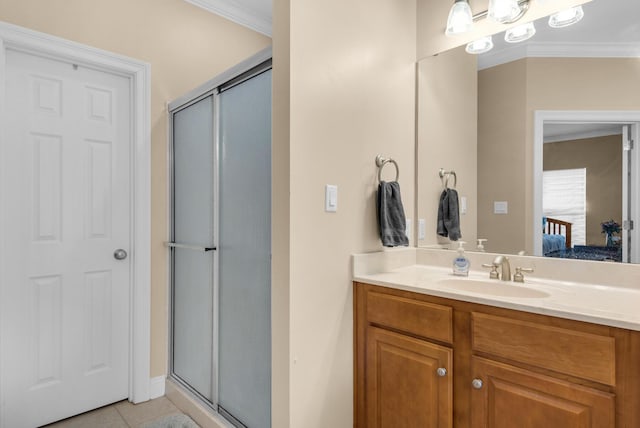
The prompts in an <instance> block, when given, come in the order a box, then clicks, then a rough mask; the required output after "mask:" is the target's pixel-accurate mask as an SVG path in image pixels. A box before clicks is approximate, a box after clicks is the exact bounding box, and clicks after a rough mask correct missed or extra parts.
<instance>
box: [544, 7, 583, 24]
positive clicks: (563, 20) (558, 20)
mask: <svg viewBox="0 0 640 428" xmlns="http://www.w3.org/2000/svg"><path fill="white" fill-rule="evenodd" d="M583 16H584V10H582V6H576V7H572V8H571V9H567V10H563V11H562V12H558V13H554V14H553V15H551V16H550V17H549V26H550V27H553V28H562V27H568V26H569V25H573V24H575V23H576V22H578V21H580V20H581V19H582V17H583Z"/></svg>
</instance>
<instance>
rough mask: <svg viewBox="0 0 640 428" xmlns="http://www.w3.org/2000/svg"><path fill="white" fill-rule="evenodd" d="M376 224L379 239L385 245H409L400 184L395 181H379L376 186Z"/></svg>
mask: <svg viewBox="0 0 640 428" xmlns="http://www.w3.org/2000/svg"><path fill="white" fill-rule="evenodd" d="M377 202H378V204H377V205H378V206H377V212H378V226H379V229H380V239H381V240H382V245H384V246H385V247H397V246H407V245H409V239H407V235H406V232H405V230H406V228H407V221H406V219H405V217H404V208H403V207H402V199H401V197H400V185H399V184H398V182H396V181H392V182H389V183H387V182H384V181H381V182H380V185H379V186H378V199H377Z"/></svg>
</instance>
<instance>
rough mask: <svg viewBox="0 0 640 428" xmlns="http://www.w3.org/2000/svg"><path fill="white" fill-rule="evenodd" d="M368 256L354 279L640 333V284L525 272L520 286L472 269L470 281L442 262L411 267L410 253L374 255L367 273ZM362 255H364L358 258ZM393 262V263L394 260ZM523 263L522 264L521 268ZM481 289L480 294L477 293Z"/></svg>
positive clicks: (355, 261) (355, 267) (356, 270)
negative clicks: (454, 282)
mask: <svg viewBox="0 0 640 428" xmlns="http://www.w3.org/2000/svg"><path fill="white" fill-rule="evenodd" d="M407 251H408V250H407ZM450 254H452V253H451V252H449V253H447V254H446V255H447V256H449V255H450ZM363 256H364V258H363ZM366 256H368V255H359V256H354V275H353V280H354V281H358V282H365V283H368V284H373V285H380V286H385V287H391V288H395V289H399V290H406V291H412V292H416V293H423V294H428V295H432V296H438V297H445V298H449V299H455V300H461V301H465V302H473V303H480V304H484V305H490V306H496V307H501V308H507V309H515V310H520V311H526V312H532V313H537V314H543V315H551V316H557V317H561V318H567V319H573V320H578V321H586V322H591V323H596V324H602V325H608V326H612V327H620V328H625V329H630V330H636V331H640V284H638V285H639V287H638V288H635V287H628V286H615V285H611V284H603V283H598V284H591V283H587V282H574V281H567V280H563V281H558V280H552V279H547V278H536V277H533V276H531V275H529V274H526V273H525V283H524V284H519V283H514V282H510V281H509V282H506V281H505V282H503V281H500V280H489V273H488V271H477V270H472V271H471V272H470V273H469V277H459V276H454V275H453V274H452V273H451V267H443V266H438V265H437V264H434V265H427V264H418V263H413V264H411V261H412V260H414V258H413V257H412V256H409V257H407V253H405V254H402V253H401V252H398V253H394V252H389V253H388V255H385V254H382V255H381V253H375V254H373V255H372V257H369V258H368V259H367V260H366V263H368V265H367V266H366V268H365V269H362V263H363V260H364V259H366ZM358 257H360V259H359V260H358ZM389 258H392V259H394V260H392V261H391V262H389ZM419 258H420V257H418V259H419ZM436 258H437V257H436ZM398 259H402V260H401V261H399V260H398ZM372 260H373V261H374V263H373V264H372V263H371V262H372ZM358 263H360V265H358ZM538 263H540V262H538ZM440 264H441V263H440ZM480 264H481V263H477V264H475V265H476V266H479V265H480ZM375 265H380V266H379V269H377V268H375ZM521 265H522V264H517V266H521ZM372 266H374V267H373V268H372ZM473 266H474V263H473V260H472V267H473ZM515 266H516V265H514V263H513V262H512V265H511V272H512V273H514V272H515ZM453 278H458V279H462V280H465V279H467V280H471V282H470V284H469V285H470V286H471V287H469V288H470V289H471V290H466V291H465V290H458V289H455V288H452V287H451V286H448V285H447V281H446V280H449V279H453ZM443 280H444V281H443ZM474 281H484V282H488V281H491V282H490V283H489V284H487V286H491V285H493V284H496V285H497V284H499V286H513V287H526V288H527V289H529V290H537V291H539V292H540V293H537V294H539V295H540V296H543V297H537V296H536V297H517V294H518V293H517V292H515V293H513V294H514V295H515V296H506V295H496V294H490V292H486V291H484V292H483V289H482V287H483V284H481V283H477V282H474ZM465 285H466V284H465ZM476 286H477V290H478V291H477V292H475V290H474V287H476ZM514 291H516V290H514ZM509 294H511V293H509ZM529 294H531V293H529Z"/></svg>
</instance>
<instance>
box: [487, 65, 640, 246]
mask: <svg viewBox="0 0 640 428" xmlns="http://www.w3.org/2000/svg"><path fill="white" fill-rule="evenodd" d="M639 74H640V59H637V58H528V59H522V60H518V61H515V62H512V63H508V64H503V65H500V66H497V67H493V68H490V69H486V70H482V71H481V72H480V73H479V78H478V88H479V89H478V93H479V97H480V98H479V101H478V103H479V106H480V108H479V116H478V119H479V123H478V129H479V132H478V152H479V153H480V154H481V155H480V156H479V166H478V168H479V172H478V177H479V181H478V186H479V192H478V197H479V200H480V201H481V202H480V204H479V216H478V231H479V234H480V235H483V234H486V235H488V236H487V237H489V239H490V240H493V241H494V242H497V241H498V240H499V239H500V238H499V237H498V236H499V235H500V234H501V235H503V236H511V237H513V242H512V243H510V244H509V245H510V247H508V249H505V250H502V249H498V251H505V252H507V250H510V249H511V248H513V249H517V248H526V249H527V250H528V251H531V250H532V248H533V236H532V235H533V224H534V223H533V222H534V221H535V222H538V220H537V219H533V196H532V195H533V165H532V160H531V159H532V156H533V119H534V111H536V110H640V97H638V96H637V94H638V93H640V79H638V78H637V76H638V75H639ZM497 91H502V92H497ZM516 101H517V102H516ZM509 104H511V106H510V107H507V106H508V105H509ZM483 129H484V131H483ZM488 153H493V154H496V155H497V154H498V153H502V161H501V162H493V163H492V160H491V159H490V158H489V157H488V156H486V154H488ZM483 157H484V160H483ZM482 177H486V178H487V179H483V178H482ZM490 177H496V178H497V177H501V178H500V179H496V180H493V182H490V181H487V180H488V178H490ZM488 189H491V192H494V193H498V192H500V194H502V195H504V199H502V200H509V201H515V203H513V204H512V203H511V202H510V204H509V210H510V214H509V217H512V218H511V220H510V221H509V222H508V223H505V222H502V221H500V220H499V219H497V217H499V216H494V215H492V214H487V211H486V210H483V209H482V203H483V200H484V196H482V193H483V192H484V191H489V190H488ZM496 197H497V196H496ZM512 205H515V206H517V207H520V206H522V207H523V208H522V209H520V208H517V211H513V214H512V212H511V207H512ZM503 220H504V219H503ZM522 228H524V232H523V229H522ZM523 233H524V235H523ZM490 242H491V241H490Z"/></svg>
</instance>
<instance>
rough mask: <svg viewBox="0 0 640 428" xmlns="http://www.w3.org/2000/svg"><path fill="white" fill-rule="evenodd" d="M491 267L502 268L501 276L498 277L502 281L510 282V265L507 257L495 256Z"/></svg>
mask: <svg viewBox="0 0 640 428" xmlns="http://www.w3.org/2000/svg"><path fill="white" fill-rule="evenodd" d="M493 265H494V266H495V267H502V274H501V275H500V279H501V280H502V281H511V265H510V264H509V258H508V257H507V256H497V257H496V258H495V259H493Z"/></svg>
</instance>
